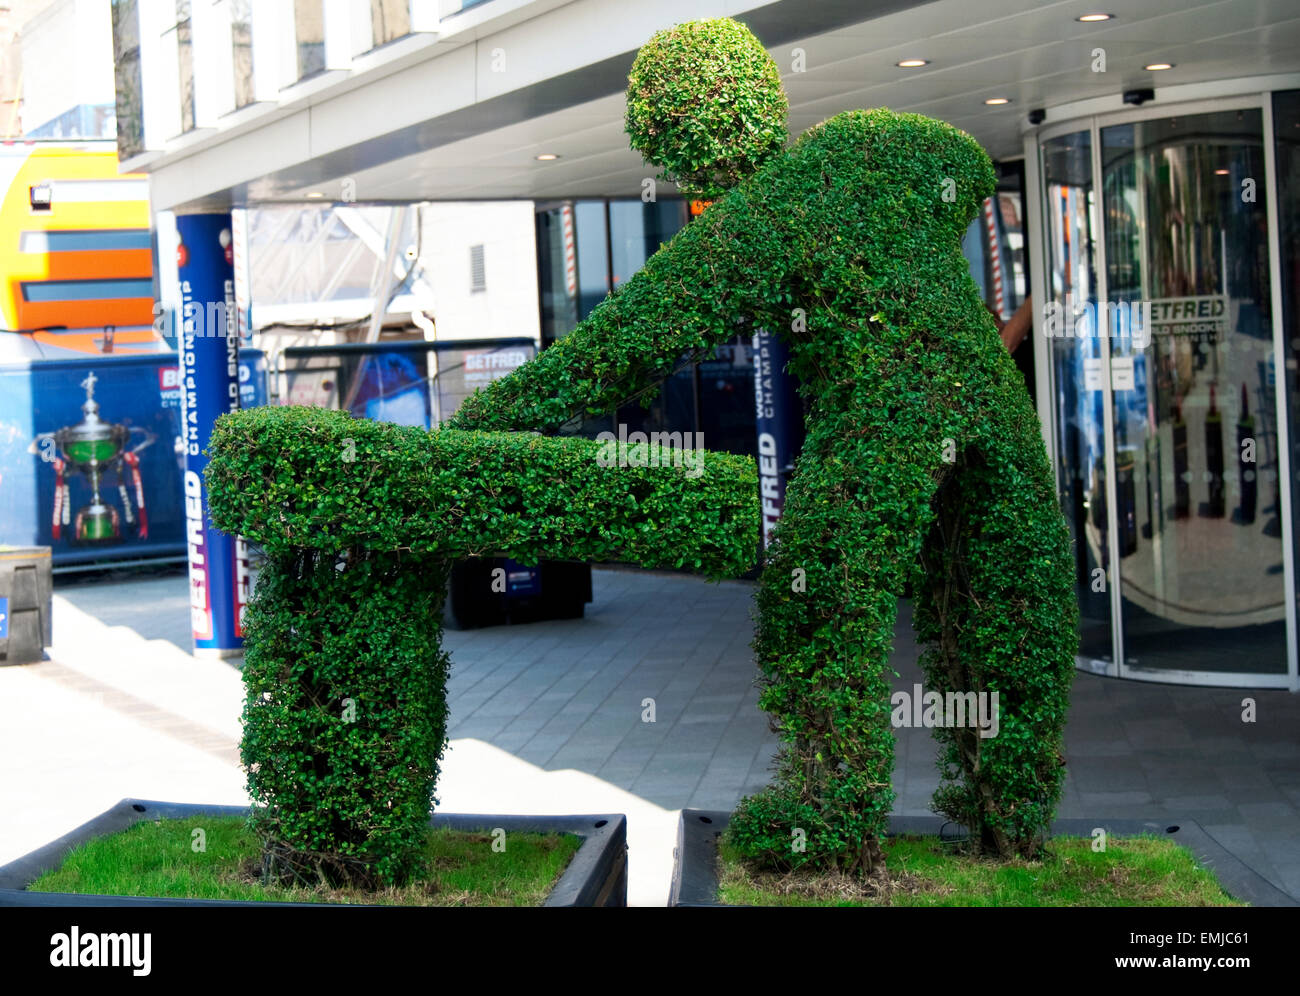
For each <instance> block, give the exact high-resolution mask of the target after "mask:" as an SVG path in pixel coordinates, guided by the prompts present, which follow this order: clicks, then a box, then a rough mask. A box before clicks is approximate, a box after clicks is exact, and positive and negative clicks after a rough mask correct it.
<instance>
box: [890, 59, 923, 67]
mask: <svg viewBox="0 0 1300 996" xmlns="http://www.w3.org/2000/svg"><path fill="white" fill-rule="evenodd" d="M929 64H930V60H929V59H904V60H903V61H902V62H897V63H895V65H896V66H898V68H899V69H919V68H920V67H921V66H928V65H929Z"/></svg>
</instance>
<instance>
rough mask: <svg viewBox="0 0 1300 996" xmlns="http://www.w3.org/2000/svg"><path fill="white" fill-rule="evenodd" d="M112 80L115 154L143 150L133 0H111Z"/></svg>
mask: <svg viewBox="0 0 1300 996" xmlns="http://www.w3.org/2000/svg"><path fill="white" fill-rule="evenodd" d="M113 79H114V86H115V89H116V91H117V157H118V159H129V158H131V157H132V156H138V155H139V154H140V153H141V152H143V151H144V110H143V105H142V103H141V92H142V91H141V86H140V13H139V11H138V9H137V8H136V0H113Z"/></svg>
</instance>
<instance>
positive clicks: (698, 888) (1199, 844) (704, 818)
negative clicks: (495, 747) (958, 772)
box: [668, 809, 1300, 906]
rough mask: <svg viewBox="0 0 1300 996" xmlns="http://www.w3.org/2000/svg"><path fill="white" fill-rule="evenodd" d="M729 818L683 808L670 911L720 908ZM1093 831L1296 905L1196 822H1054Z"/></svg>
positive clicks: (1248, 893)
mask: <svg viewBox="0 0 1300 996" xmlns="http://www.w3.org/2000/svg"><path fill="white" fill-rule="evenodd" d="M730 820H731V814H730V813H726V812H720V811H717V810H704V809H683V810H682V814H681V817H680V819H679V820H678V823H677V850H676V853H675V857H676V860H675V861H674V863H673V883H672V890H671V891H670V893H669V897H668V905H669V906H722V905H723V904H722V903H719V902H718V898H717V897H718V838H719V837H720V836H721V835H722V831H723V830H725V829H726V828H727V824H728V822H730ZM1097 827H1101V828H1103V829H1104V830H1105V831H1106V833H1107V835H1109V836H1132V835H1134V834H1140V833H1155V834H1159V835H1161V836H1167V837H1169V838H1171V839H1172V840H1174V841H1175V842H1176V843H1178V844H1181V845H1182V846H1183V847H1185V848H1187V849H1188V850H1189V851H1191V852H1192V854H1194V855H1195V856H1196V859H1197V860H1198V861H1200V863H1201V864H1202V865H1204V866H1205V867H1206V868H1208V869H1209V870H1210V871H1212V872H1214V874H1215V877H1216V878H1218V880H1219V884H1220V885H1222V886H1223V889H1224V891H1225V892H1227V893H1228V894H1229V895H1230V896H1232V897H1233V898H1234V899H1239V900H1241V901H1243V902H1247V903H1250V904H1251V905H1252V906H1300V903H1298V902H1297V901H1296V900H1295V899H1294V898H1293V897H1292V896H1289V895H1287V894H1286V893H1285V892H1283V891H1282V890H1281V889H1279V888H1277V887H1276V886H1275V885H1273V883H1271V882H1270V881H1268V879H1266V878H1264V876H1262V875H1260V874H1259V873H1258V872H1257V871H1255V870H1254V869H1252V868H1251V867H1250V866H1248V865H1247V864H1245V863H1244V862H1243V861H1242V860H1241V859H1240V858H1238V857H1237V856H1236V855H1234V854H1232V853H1231V852H1229V851H1228V850H1227V849H1226V848H1224V847H1223V845H1222V844H1220V843H1219V842H1218V841H1217V840H1215V839H1214V838H1213V837H1211V836H1210V835H1209V834H1208V833H1207V832H1206V831H1205V829H1204V828H1203V827H1202V826H1201V825H1200V824H1199V823H1197V822H1196V821H1195V820H1161V821H1155V820H1083V819H1068V820H1056V821H1055V822H1054V823H1053V824H1052V835H1053V836H1056V837H1091V836H1092V832H1093V830H1094V829H1096V828H1097ZM960 829H962V828H960V827H957V826H956V824H954V823H951V822H949V821H947V820H944V819H942V818H940V817H938V816H891V817H890V818H889V832H890V834H891V835H894V834H900V833H915V834H933V835H936V836H937V835H940V834H942V833H952V832H954V831H958V830H960Z"/></svg>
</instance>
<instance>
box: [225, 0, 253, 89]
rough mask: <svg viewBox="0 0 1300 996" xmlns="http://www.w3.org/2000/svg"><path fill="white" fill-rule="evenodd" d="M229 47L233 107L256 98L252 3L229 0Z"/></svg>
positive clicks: (241, 0) (242, 0)
mask: <svg viewBox="0 0 1300 996" xmlns="http://www.w3.org/2000/svg"><path fill="white" fill-rule="evenodd" d="M230 47H231V55H232V62H233V65H234V75H235V107H237V108H238V107H247V106H248V105H249V104H251V103H253V102H254V101H255V100H257V93H256V90H255V89H254V87H253V3H252V0H230Z"/></svg>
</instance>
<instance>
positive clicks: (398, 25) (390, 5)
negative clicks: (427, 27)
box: [370, 0, 411, 48]
mask: <svg viewBox="0 0 1300 996" xmlns="http://www.w3.org/2000/svg"><path fill="white" fill-rule="evenodd" d="M370 30H371V37H372V38H373V39H374V42H373V44H374V47H375V48H378V47H379V46H380V45H384V44H387V43H388V42H390V41H393V40H395V39H397V38H401V37H402V36H404V35H409V34H410V33H411V5H410V3H409V0H370Z"/></svg>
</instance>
